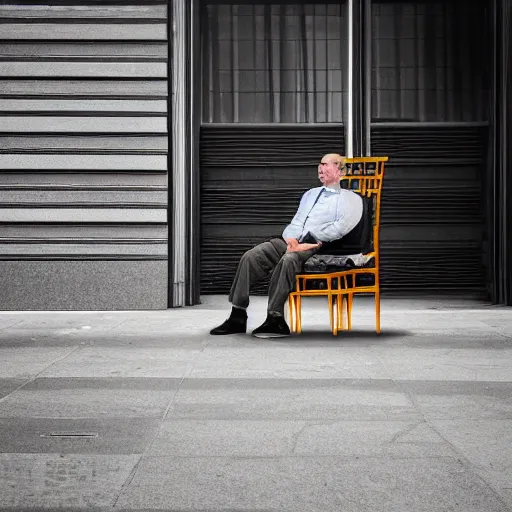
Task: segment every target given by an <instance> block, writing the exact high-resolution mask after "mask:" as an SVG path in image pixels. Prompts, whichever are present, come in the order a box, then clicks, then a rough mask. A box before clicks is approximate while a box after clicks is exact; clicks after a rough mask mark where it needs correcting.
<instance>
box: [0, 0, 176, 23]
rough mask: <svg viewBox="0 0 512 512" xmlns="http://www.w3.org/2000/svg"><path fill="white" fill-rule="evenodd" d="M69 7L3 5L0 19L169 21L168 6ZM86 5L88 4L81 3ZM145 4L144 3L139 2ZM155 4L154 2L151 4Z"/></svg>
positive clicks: (56, 5)
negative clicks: (131, 19) (130, 19)
mask: <svg viewBox="0 0 512 512" xmlns="http://www.w3.org/2000/svg"><path fill="white" fill-rule="evenodd" d="M63 3H65V4H68V5H59V2H55V0H54V1H52V2H51V4H52V5H37V4H36V5H34V4H35V2H34V3H32V2H30V3H28V4H26V5H23V4H21V2H20V4H21V5H20V4H16V5H1V6H0V17H2V18H8V19H9V20H19V19H26V18H30V20H31V21H34V20H38V19H46V18H51V19H59V18H76V19H78V20H83V19H87V18H103V17H104V18H119V19H124V18H134V19H148V18H149V19H160V20H162V21H163V23H165V22H166V20H167V6H166V5H133V2H132V5H123V3H121V2H119V3H117V4H116V3H115V2H108V1H105V4H108V3H111V4H115V5H101V4H100V5H94V4H91V5H79V4H78V2H77V4H76V5H72V2H63ZM81 3H82V4H86V3H87V2H81ZM139 3H143V2H139ZM150 3H154V2H150Z"/></svg>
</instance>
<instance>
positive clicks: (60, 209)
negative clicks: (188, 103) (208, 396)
mask: <svg viewBox="0 0 512 512" xmlns="http://www.w3.org/2000/svg"><path fill="white" fill-rule="evenodd" d="M167 17H168V7H167V2H165V1H160V2H158V1H156V2H155V1H152V2H146V1H144V0H140V1H137V2H132V4H129V5H128V4H126V2H116V1H115V0H114V1H105V2H98V1H95V2H87V1H85V2H74V1H73V0H70V1H59V0H52V2H50V3H49V4H48V3H47V4H45V5H43V4H40V3H34V2H20V4H14V3H12V4H9V5H2V6H0V18H2V23H0V39H1V40H2V43H3V44H2V45H0V123H1V127H0V260H2V266H1V267H0V268H1V270H2V278H3V280H4V282H5V280H6V279H7V283H9V279H11V280H12V279H13V277H12V276H11V277H10V276H9V274H6V275H3V271H4V270H5V269H7V265H8V264H12V263H14V262H15V263H16V264H17V265H18V266H17V269H18V271H19V272H21V274H19V275H18V276H17V278H16V281H17V283H16V285H17V287H18V292H19V293H18V295H19V297H18V298H16V297H15V296H11V295H10V293H11V292H10V291H9V290H10V288H9V287H7V289H4V291H3V292H2V293H3V296H2V297H0V299H1V301H2V304H4V305H5V304H7V305H8V306H7V307H8V308H11V306H12V305H13V304H16V303H17V307H18V308H19V309H23V308H24V304H25V303H26V302H27V301H28V302H29V303H30V302H31V301H30V300H29V298H28V290H29V289H30V287H31V282H32V283H33V282H34V279H33V276H31V270H30V269H31V268H32V267H31V266H30V265H31V264H32V262H33V260H34V261H40V262H41V264H43V262H47V263H48V264H49V265H50V264H52V261H53V262H54V263H55V265H57V264H58V262H62V263H63V264H66V267H65V268H66V271H65V275H64V277H63V280H62V282H61V283H60V285H59V286H55V287H53V285H52V282H50V281H48V282H47V287H48V292H47V296H46V299H47V308H48V309H55V308H54V307H53V306H55V305H57V304H60V301H61V299H60V297H57V296H56V295H55V293H56V290H59V289H60V290H61V291H62V292H63V293H64V294H65V295H67V296H68V298H69V300H70V301H71V303H73V302H74V303H75V304H76V306H77V308H78V309H80V308H81V306H80V304H85V303H87V304H89V305H90V306H91V307H93V308H94V305H95V304H96V306H98V309H99V308H100V307H101V308H103V309H111V308H110V307H109V306H108V304H107V303H106V301H107V298H110V300H111V303H112V304H113V305H114V309H115V304H120V303H122V302H123V300H121V301H119V299H118V298H117V297H115V294H116V293H125V288H126V282H125V281H126V279H127V276H126V275H123V276H122V279H123V280H124V282H120V281H119V278H120V274H119V272H118V271H117V270H116V269H118V268H121V266H120V265H122V262H123V261H126V260H133V261H134V265H135V262H137V263H136V264H137V265H145V267H144V268H145V269H146V271H147V272H148V276H150V277H149V278H148V281H147V282H144V283H143V282H142V281H141V282H139V280H138V278H137V276H135V275H134V276H131V278H130V279H132V280H133V283H134V284H133V287H131V290H132V293H133V295H134V296H135V297H140V299H136V300H133V301H128V302H130V304H131V306H130V307H137V308H145V307H155V302H154V301H152V300H150V299H148V297H147V293H145V291H144V290H146V287H147V286H148V285H149V286H150V287H151V288H152V289H153V290H154V293H155V296H156V297H158V300H157V303H158V307H162V308H165V307H167V289H168V284H167V270H165V271H163V272H162V268H161V264H162V262H165V264H166V265H167V263H166V260H167V258H168V234H167V232H168V228H167V222H168V213H167V212H168V189H167V185H168V150H169V148H168V133H167V132H168V71H167V70H168V63H167V59H168V40H167V39H168V37H167V34H168V27H167ZM82 260H83V262H85V261H88V260H93V261H94V262H96V263H95V264H98V262H99V261H102V260H103V261H104V262H105V265H106V266H105V267H103V269H102V271H103V277H102V282H103V284H104V286H106V287H107V288H109V292H108V293H100V291H99V290H97V291H96V295H95V294H94V292H93V293H92V296H91V297H89V298H88V299H87V300H84V299H83V297H82V296H81V294H82V291H81V289H80V287H77V286H76V281H77V278H76V276H75V274H74V271H73V268H76V269H78V268H79V267H78V266H79V265H80V264H81V261H82ZM139 262H140V263H139ZM44 264H46V263H44ZM156 266H158V269H159V271H158V273H157V272H154V269H155V268H156ZM49 268H50V267H49ZM52 268H53V267H52ZM55 268H57V267H55ZM98 268H99V267H98ZM125 268H133V269H135V268H137V267H136V266H132V267H129V266H127V267H125ZM140 268H142V267H140ZM157 274H158V277H157ZM52 275H53V276H54V277H55V278H57V276H58V274H56V273H53V274H52ZM92 280H93V281H94V279H92ZM66 283H67V284H68V285H69V286H70V287H71V288H72V290H71V291H69V290H66V291H64V290H63V288H66V286H67V285H66ZM39 284H40V285H41V286H43V283H39ZM24 285H26V286H27V293H24V291H23V286H24ZM20 286H21V288H20ZM4 288H5V287H4ZM139 289H140V292H141V293H140V294H139ZM143 289H144V290H143ZM40 293H42V294H43V295H44V294H45V290H44V289H42V290H40ZM95 297H96V298H95ZM95 301H96V302H95ZM40 302H43V299H41V301H40ZM124 302H126V301H124ZM29 309H30V307H29ZM57 309H58V308H57Z"/></svg>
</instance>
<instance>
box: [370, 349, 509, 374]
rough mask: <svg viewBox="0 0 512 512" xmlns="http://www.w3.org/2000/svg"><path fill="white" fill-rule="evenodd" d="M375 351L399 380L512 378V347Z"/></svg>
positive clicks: (385, 366)
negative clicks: (496, 348)
mask: <svg viewBox="0 0 512 512" xmlns="http://www.w3.org/2000/svg"><path fill="white" fill-rule="evenodd" d="M372 351H373V352H374V353H375V354H376V355H378V359H379V361H381V363H382V365H383V366H384V368H385V369H386V371H388V372H389V375H390V377H391V378H393V379H395V380H448V381H459V380H462V381H495V382H500V381H501V382H507V381H510V378H511V376H512V346H511V347H509V348H504V349H502V350H499V351H497V350H493V349H487V350H485V349H469V350H468V349H466V348H465V347H464V346H461V347H459V349H454V350H450V349H447V350H445V349H427V348H423V349H421V351H418V350H417V349H416V350H415V349H413V348H407V347H404V348H402V349H401V350H396V349H390V348H387V347H379V346H373V347H372Z"/></svg>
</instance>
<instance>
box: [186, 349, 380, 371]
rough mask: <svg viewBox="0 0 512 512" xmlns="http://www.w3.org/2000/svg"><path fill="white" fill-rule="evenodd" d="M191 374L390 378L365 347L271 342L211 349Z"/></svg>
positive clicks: (197, 361) (200, 359)
mask: <svg viewBox="0 0 512 512" xmlns="http://www.w3.org/2000/svg"><path fill="white" fill-rule="evenodd" d="M189 375H190V377H192V378H205V377H206V378H212V377H213V378H215V377H217V378H222V377H230V378H240V377H247V378H276V377H280V378H299V379H301V378H324V379H330V378H339V379H346V378H353V379H367V378H374V379H387V378H389V373H388V372H387V370H386V369H385V368H384V366H383V364H382V363H381V361H380V360H379V357H378V356H377V355H375V354H373V353H372V352H370V351H368V350H365V349H364V348H360V347H341V346H331V347H329V348H325V347H322V348H316V347H312V346H311V347H293V348H292V347H286V346H283V345H278V344H275V343H272V342H271V340H264V341H263V342H262V343H260V344H259V345H258V346H254V347H253V348H250V349H247V348H245V347H243V348H240V349H237V348H236V347H230V348H222V347H215V346H211V347H210V346H208V347H206V348H205V350H204V351H203V352H202V353H201V357H199V358H197V360H196V361H195V364H194V367H193V369H192V370H191V372H190V374H189Z"/></svg>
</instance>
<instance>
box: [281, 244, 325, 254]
mask: <svg viewBox="0 0 512 512" xmlns="http://www.w3.org/2000/svg"><path fill="white" fill-rule="evenodd" d="M318 247H320V244H299V243H297V244H296V245H295V247H294V248H293V249H290V247H288V249H287V250H286V252H303V251H309V250H310V249H316V248H318Z"/></svg>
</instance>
